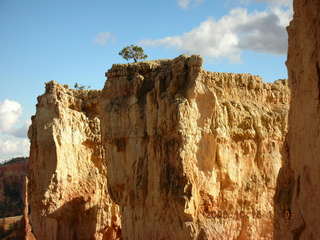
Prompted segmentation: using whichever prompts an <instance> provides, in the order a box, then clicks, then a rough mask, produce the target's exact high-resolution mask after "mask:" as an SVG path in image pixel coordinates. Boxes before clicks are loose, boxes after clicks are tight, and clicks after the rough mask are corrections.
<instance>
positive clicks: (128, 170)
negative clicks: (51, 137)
mask: <svg viewBox="0 0 320 240" xmlns="http://www.w3.org/2000/svg"><path fill="white" fill-rule="evenodd" d="M201 65H202V59H201V58H200V57H198V56H192V57H186V56H180V57H178V58H176V59H174V60H163V61H153V62H143V63H137V64H128V65H114V66H113V67H112V69H111V70H110V71H109V72H108V73H107V77H108V80H107V82H106V84H105V87H104V89H103V91H102V96H101V100H100V118H101V131H102V143H103V145H104V147H105V150H106V154H105V158H106V162H107V169H108V174H107V178H108V190H109V193H110V196H111V198H112V200H114V201H115V202H116V203H117V204H119V206H120V214H121V222H122V234H123V239H199V240H200V239H221V240H222V239H272V237H273V236H272V232H273V195H274V192H275V186H276V176H277V174H278V171H279V168H280V167H281V161H282V157H281V151H282V145H283V141H284V137H285V135H286V131H287V112H288V102H289V91H288V86H287V83H286V81H283V80H279V81H277V82H275V83H273V84H268V83H263V82H262V81H261V79H260V78H258V77H256V76H252V75H249V74H227V73H209V72H206V71H204V70H202V69H201Z"/></svg>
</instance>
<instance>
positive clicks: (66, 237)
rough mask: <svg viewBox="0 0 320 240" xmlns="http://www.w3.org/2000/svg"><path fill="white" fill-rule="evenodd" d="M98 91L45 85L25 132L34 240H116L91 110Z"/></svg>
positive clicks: (115, 217)
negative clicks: (28, 144) (27, 140)
mask: <svg viewBox="0 0 320 240" xmlns="http://www.w3.org/2000/svg"><path fill="white" fill-rule="evenodd" d="M99 96H100V92H99V91H77V90H70V89H68V88H66V87H64V86H61V85H59V84H57V83H55V82H50V83H47V85H46V93H45V94H44V95H42V96H40V97H39V98H38V104H37V113H36V115H35V116H34V117H33V118H32V125H31V127H30V129H29V138H30V140H31V149H30V164H29V184H28V201H29V219H28V222H29V224H30V227H31V229H32V233H33V234H34V237H35V238H36V239H37V240H62V239H63V240H71V239H83V240H84V239H87V240H89V239H90V240H92V239H95V240H102V239H118V238H119V234H120V219H119V215H118V206H117V205H115V204H114V203H113V202H112V201H111V199H110V197H109V194H108V192H107V187H106V184H107V179H106V175H107V169H106V167H105V163H104V158H105V154H104V150H103V148H102V144H101V134H100V121H99V119H98V118H97V112H96V106H97V104H98V98H99Z"/></svg>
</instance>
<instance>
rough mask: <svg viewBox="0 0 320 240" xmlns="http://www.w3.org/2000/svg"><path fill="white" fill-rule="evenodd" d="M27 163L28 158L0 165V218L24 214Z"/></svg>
mask: <svg viewBox="0 0 320 240" xmlns="http://www.w3.org/2000/svg"><path fill="white" fill-rule="evenodd" d="M27 162H28V158H14V159H11V160H9V161H6V162H4V163H2V164H1V165H0V218H3V217H13V216H18V215H22V214H23V192H24V181H25V180H24V179H25V176H26V174H27Z"/></svg>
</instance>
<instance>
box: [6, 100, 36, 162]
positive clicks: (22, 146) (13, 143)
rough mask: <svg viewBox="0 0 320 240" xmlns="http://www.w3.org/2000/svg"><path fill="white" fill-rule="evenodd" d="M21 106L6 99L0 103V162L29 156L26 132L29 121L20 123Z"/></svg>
mask: <svg viewBox="0 0 320 240" xmlns="http://www.w3.org/2000/svg"><path fill="white" fill-rule="evenodd" d="M21 114H22V107H21V104H20V103H18V102H16V101H12V100H9V99H6V100H4V101H2V102H0V162H1V161H4V160H8V159H10V158H13V157H18V156H28V155H29V147H30V144H29V140H28V138H27V130H28V128H29V126H30V121H28V122H25V123H21V121H20V118H21Z"/></svg>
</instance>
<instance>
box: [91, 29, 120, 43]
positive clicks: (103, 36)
mask: <svg viewBox="0 0 320 240" xmlns="http://www.w3.org/2000/svg"><path fill="white" fill-rule="evenodd" d="M113 41H115V36H114V35H113V34H112V33H110V32H100V33H98V34H97V35H96V37H95V38H94V40H93V42H94V43H95V44H98V45H100V46H105V45H107V44H108V43H109V42H113Z"/></svg>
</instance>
